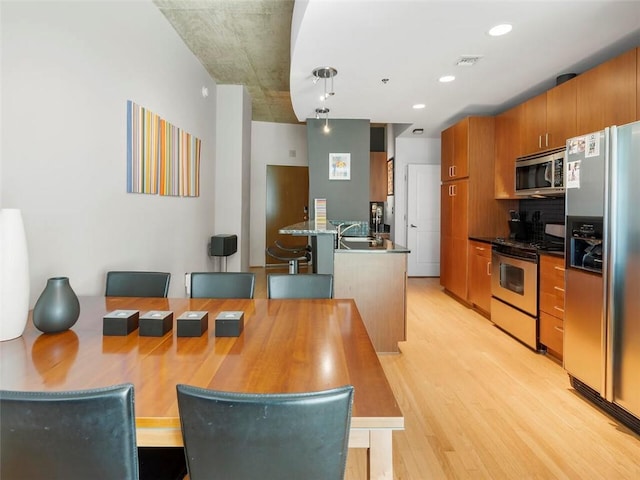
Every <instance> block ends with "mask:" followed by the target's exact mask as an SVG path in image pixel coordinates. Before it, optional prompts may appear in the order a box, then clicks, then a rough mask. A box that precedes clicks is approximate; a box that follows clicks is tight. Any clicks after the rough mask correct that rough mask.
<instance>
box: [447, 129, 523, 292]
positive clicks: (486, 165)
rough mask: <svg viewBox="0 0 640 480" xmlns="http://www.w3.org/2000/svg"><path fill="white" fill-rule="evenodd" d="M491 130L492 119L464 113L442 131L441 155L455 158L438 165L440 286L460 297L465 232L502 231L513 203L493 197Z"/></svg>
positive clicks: (465, 260) (466, 241)
mask: <svg viewBox="0 0 640 480" xmlns="http://www.w3.org/2000/svg"><path fill="white" fill-rule="evenodd" d="M494 128H495V119H494V118H493V117H467V118H465V119H463V120H461V121H460V122H458V123H456V124H455V125H453V127H450V128H449V129H447V130H445V131H444V132H443V134H442V157H443V158H445V157H446V155H450V157H449V158H452V159H454V160H453V164H450V165H448V166H446V167H445V166H444V165H443V168H442V189H441V216H440V222H441V230H440V235H441V241H440V272H441V273H440V284H441V285H442V286H443V287H444V288H445V289H446V290H447V291H449V292H451V293H453V294H454V295H456V296H457V297H459V298H460V299H462V300H464V301H467V289H468V288H467V287H468V276H467V275H468V268H469V267H468V249H469V236H470V235H472V236H478V237H495V236H499V235H502V236H504V235H507V234H508V227H507V219H508V212H509V209H511V208H514V207H515V202H513V201H509V200H504V201H503V200H496V199H495V198H494V153H495V151H494V150H495V149H494V138H495V131H494ZM454 165H455V166H457V168H456V169H451V168H450V167H452V166H454ZM465 169H466V172H465ZM462 173H466V175H465V176H464V177H462V178H460V175H461V174H462ZM451 174H456V175H457V176H456V177H452V176H451Z"/></svg>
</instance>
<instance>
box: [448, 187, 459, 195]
mask: <svg viewBox="0 0 640 480" xmlns="http://www.w3.org/2000/svg"><path fill="white" fill-rule="evenodd" d="M457 187H458V186H457V185H451V193H450V195H451V196H452V197H455V196H456V195H457V194H458V193H457V192H456V190H457Z"/></svg>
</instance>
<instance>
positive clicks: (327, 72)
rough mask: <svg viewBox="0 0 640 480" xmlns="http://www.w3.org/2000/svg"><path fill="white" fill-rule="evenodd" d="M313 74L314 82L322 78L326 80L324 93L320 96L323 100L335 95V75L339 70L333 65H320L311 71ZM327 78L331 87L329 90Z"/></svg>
mask: <svg viewBox="0 0 640 480" xmlns="http://www.w3.org/2000/svg"><path fill="white" fill-rule="evenodd" d="M311 73H312V74H313V83H314V84H315V83H318V80H320V79H321V78H322V79H323V80H324V94H323V95H322V96H321V97H320V100H321V101H323V102H324V101H325V100H327V99H328V98H329V97H332V96H333V95H335V92H334V91H333V77H335V76H336V75H337V74H338V71H337V70H336V69H335V68H333V67H318V68H314V69H313V71H312V72H311ZM327 79H328V80H329V85H328V86H329V89H328V90H327Z"/></svg>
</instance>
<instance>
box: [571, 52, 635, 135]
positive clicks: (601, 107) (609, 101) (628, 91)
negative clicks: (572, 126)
mask: <svg viewBox="0 0 640 480" xmlns="http://www.w3.org/2000/svg"><path fill="white" fill-rule="evenodd" d="M637 57H638V53H637V49H635V48H634V49H633V50H630V51H628V52H626V53H624V54H622V55H620V56H618V57H615V58H613V59H611V60H609V61H608V62H605V63H602V64H600V65H598V66H597V67H595V68H592V69H591V70H588V71H586V72H584V73H583V74H581V75H578V76H577V77H576V78H575V79H574V80H575V81H576V82H577V123H578V134H580V135H581V134H586V133H590V132H595V131H597V130H602V129H603V128H605V127H609V126H611V125H624V124H625V123H630V122H633V121H634V120H635V119H636V118H637V115H636V106H637V104H638V100H637V94H638V85H637V76H638V65H637V62H638V59H637Z"/></svg>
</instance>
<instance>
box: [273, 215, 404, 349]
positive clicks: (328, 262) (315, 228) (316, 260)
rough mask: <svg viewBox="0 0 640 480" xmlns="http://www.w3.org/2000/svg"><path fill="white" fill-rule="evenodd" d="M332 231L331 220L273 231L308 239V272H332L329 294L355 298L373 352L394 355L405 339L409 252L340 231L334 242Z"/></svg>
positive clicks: (334, 229) (386, 242)
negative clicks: (311, 266)
mask: <svg viewBox="0 0 640 480" xmlns="http://www.w3.org/2000/svg"><path fill="white" fill-rule="evenodd" d="M338 230H339V229H338V227H336V226H335V225H333V224H332V223H331V222H327V223H326V225H323V224H321V225H319V224H316V222H314V221H307V222H300V223H296V224H293V225H289V226H286V227H283V228H281V229H280V230H279V231H280V233H281V234H289V235H298V236H309V237H311V246H312V258H313V273H330V274H333V296H334V298H353V299H355V301H356V305H357V306H358V310H359V311H360V314H361V315H362V319H363V321H364V324H365V327H366V328H367V332H368V333H369V338H371V343H373V346H374V348H375V350H376V352H378V353H397V352H398V351H399V348H398V342H402V341H404V340H406V338H407V333H406V309H407V254H408V253H409V250H408V249H407V248H405V247H403V246H401V245H397V244H395V243H394V242H392V241H390V240H388V239H386V238H381V237H377V239H376V238H374V237H354V236H346V235H345V236H343V237H341V238H340V240H339V241H337V235H338ZM343 231H345V232H346V229H343ZM336 246H337V247H338V248H336Z"/></svg>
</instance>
